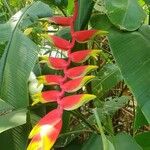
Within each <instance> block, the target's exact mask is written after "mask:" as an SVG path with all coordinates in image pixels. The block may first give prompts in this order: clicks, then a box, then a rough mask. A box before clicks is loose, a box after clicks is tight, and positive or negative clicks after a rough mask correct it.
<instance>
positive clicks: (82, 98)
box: [59, 94, 96, 110]
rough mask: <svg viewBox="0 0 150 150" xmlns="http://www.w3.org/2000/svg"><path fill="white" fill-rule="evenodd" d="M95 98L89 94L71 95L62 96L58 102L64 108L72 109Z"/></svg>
mask: <svg viewBox="0 0 150 150" xmlns="http://www.w3.org/2000/svg"><path fill="white" fill-rule="evenodd" d="M95 98H96V96H95V95H91V94H79V95H72V96H67V97H64V98H63V99H62V100H61V101H60V103H59V104H60V105H61V106H62V107H63V109H65V110H74V109H77V108H79V107H80V106H82V105H84V104H86V103H87V102H89V101H90V100H92V99H95Z"/></svg>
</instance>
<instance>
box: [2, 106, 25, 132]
mask: <svg viewBox="0 0 150 150" xmlns="http://www.w3.org/2000/svg"><path fill="white" fill-rule="evenodd" d="M26 113H27V110H26V109H20V110H15V111H10V112H9V113H7V114H5V115H0V133H1V132H3V131H6V130H8V129H11V128H14V127H17V126H20V125H22V124H25V123H26Z"/></svg>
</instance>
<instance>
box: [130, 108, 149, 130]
mask: <svg viewBox="0 0 150 150" xmlns="http://www.w3.org/2000/svg"><path fill="white" fill-rule="evenodd" d="M144 125H148V122H147V120H146V119H145V116H144V115H143V113H142V111H141V109H140V108H139V107H138V106H137V108H136V114H135V119H134V126H133V129H134V131H136V130H138V129H139V128H140V127H142V126H144Z"/></svg>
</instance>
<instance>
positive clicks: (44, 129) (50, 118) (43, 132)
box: [27, 109, 62, 150]
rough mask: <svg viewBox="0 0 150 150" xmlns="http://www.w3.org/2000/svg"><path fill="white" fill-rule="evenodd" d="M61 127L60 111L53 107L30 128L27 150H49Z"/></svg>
mask: <svg viewBox="0 0 150 150" xmlns="http://www.w3.org/2000/svg"><path fill="white" fill-rule="evenodd" d="M61 127H62V111H61V110H60V109H55V110H53V111H51V112H49V113H48V114H47V115H46V116H44V117H43V118H42V119H41V120H40V121H39V122H38V123H37V125H36V126H35V127H34V128H33V129H32V131H31V133H30V135H29V138H32V140H31V142H30V144H29V146H28V148H27V150H39V149H40V150H50V149H51V148H52V146H53V144H54V143H55V141H56V139H57V137H58V135H59V133H60V130H61Z"/></svg>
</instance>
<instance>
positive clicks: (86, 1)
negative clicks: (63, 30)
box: [75, 0, 94, 30]
mask: <svg viewBox="0 0 150 150" xmlns="http://www.w3.org/2000/svg"><path fill="white" fill-rule="evenodd" d="M78 5H79V11H78V17H77V20H76V24H75V30H81V29H82V30H83V29H84V28H85V27H86V25H87V23H88V21H89V19H90V16H91V14H92V9H93V6H94V2H93V0H78Z"/></svg>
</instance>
